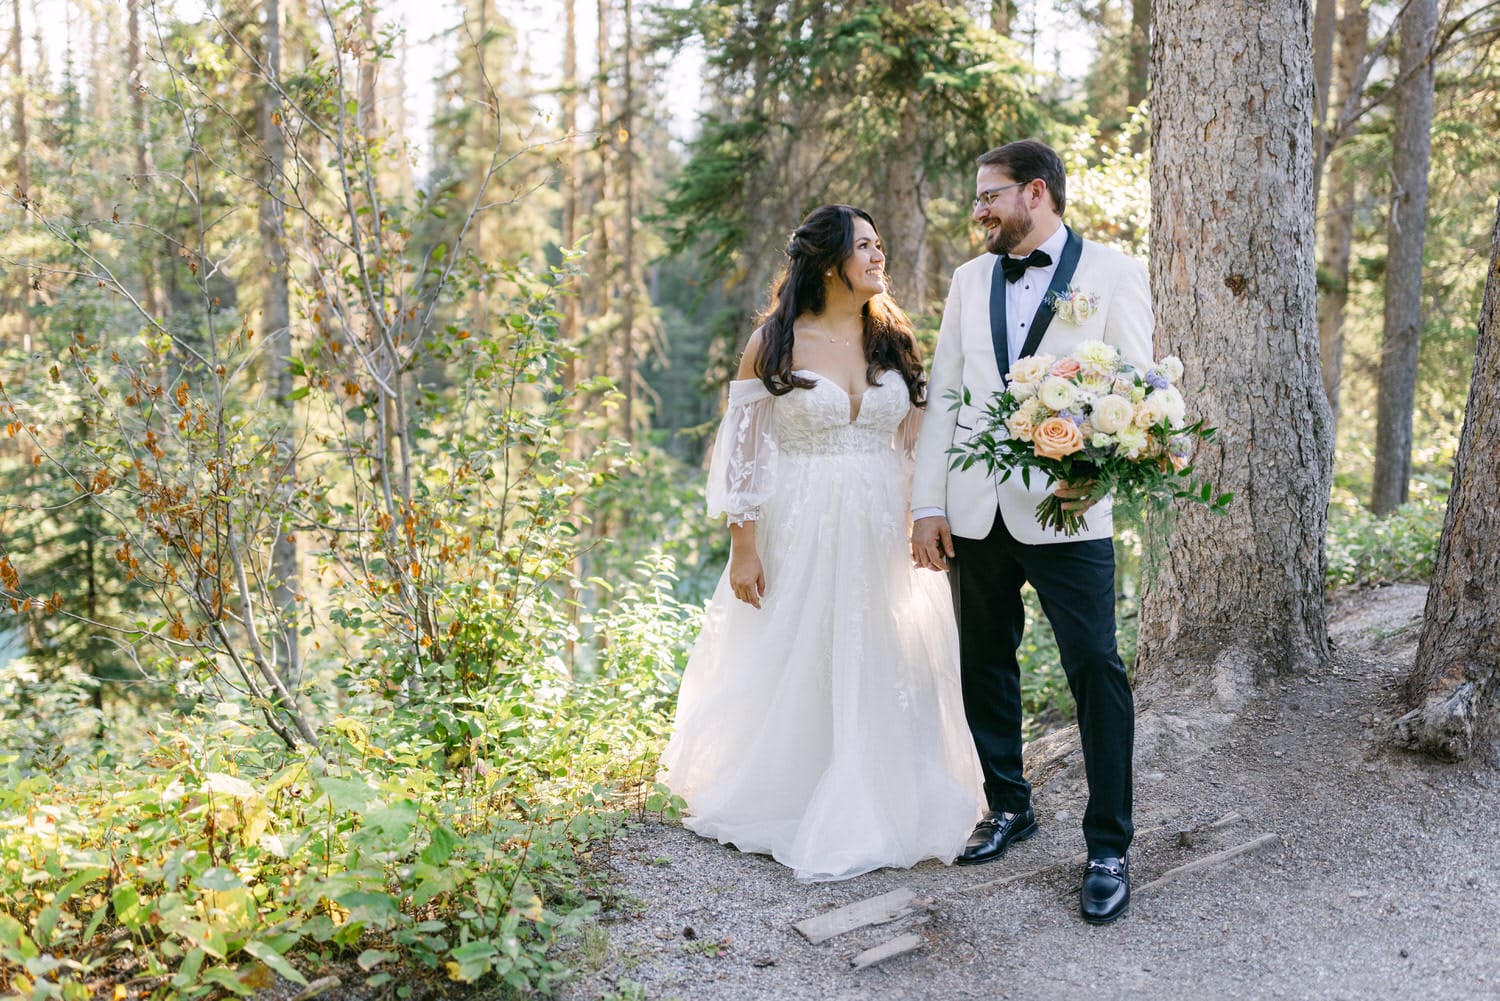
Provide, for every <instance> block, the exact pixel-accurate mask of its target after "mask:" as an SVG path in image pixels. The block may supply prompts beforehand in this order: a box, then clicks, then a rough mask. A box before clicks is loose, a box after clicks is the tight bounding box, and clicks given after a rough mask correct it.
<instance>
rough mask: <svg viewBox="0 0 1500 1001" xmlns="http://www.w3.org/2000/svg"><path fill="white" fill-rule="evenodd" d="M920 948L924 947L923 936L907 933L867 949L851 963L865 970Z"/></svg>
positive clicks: (858, 968) (850, 963)
mask: <svg viewBox="0 0 1500 1001" xmlns="http://www.w3.org/2000/svg"><path fill="white" fill-rule="evenodd" d="M920 948H922V936H921V935H913V934H910V933H907V934H905V935H900V936H898V937H896V938H893V939H891V940H890V941H889V942H882V943H881V944H880V945H877V946H875V948H873V949H866V950H865V951H864V952H862V953H860V954H859V955H858V956H855V957H854V958H853V959H852V960H850V961H849V965H850V966H852V967H854V968H855V969H856V970H863V969H864V968H865V967H867V966H874V965H875V964H876V963H883V962H885V961H886V960H887V959H894V958H895V957H896V956H904V955H906V954H907V953H908V952H916V951H917V950H918V949H920Z"/></svg>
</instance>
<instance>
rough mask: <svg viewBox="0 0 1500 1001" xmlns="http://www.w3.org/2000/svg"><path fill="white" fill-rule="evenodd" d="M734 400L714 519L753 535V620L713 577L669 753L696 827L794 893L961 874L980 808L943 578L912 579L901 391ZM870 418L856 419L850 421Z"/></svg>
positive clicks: (883, 388) (757, 394)
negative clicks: (907, 876)
mask: <svg viewBox="0 0 1500 1001" xmlns="http://www.w3.org/2000/svg"><path fill="white" fill-rule="evenodd" d="M799 374H801V375H805V376H807V377H809V378H814V379H816V380H817V381H816V384H815V385H814V386H813V387H812V388H811V389H794V390H792V391H791V392H790V393H787V394H786V395H784V396H780V397H773V396H772V395H771V394H770V393H769V392H768V391H767V390H766V389H765V387H764V386H763V385H762V384H761V383H760V381H758V380H740V381H736V382H734V383H732V384H731V386H730V401H729V410H728V413H727V414H726V415H725V418H724V423H723V426H722V427H721V428H720V430H719V436H718V440H717V442H716V444H715V447H714V456H713V460H712V462H711V468H710V471H709V512H710V514H711V515H713V516H715V517H717V516H719V515H722V514H727V515H729V517H730V519H731V520H741V519H753V520H755V521H756V532H755V541H756V548H757V550H758V551H759V554H760V558H761V563H762V566H763V568H764V570H765V576H766V593H765V595H764V597H763V598H762V601H761V607H760V608H759V609H756V608H754V607H752V606H750V605H747V604H745V603H743V602H741V601H738V600H737V599H736V598H735V597H734V595H733V594H732V593H731V591H730V586H729V575H728V572H727V570H726V572H725V574H724V575H723V576H722V577H721V578H720V579H719V584H718V587H717V589H716V590H715V592H714V596H713V598H712V599H711V600H710V602H709V604H708V608H707V613H706V616H705V620H704V624H703V630H702V633H701V634H700V636H699V638H698V642H697V644H696V646H695V647H694V649H693V652H692V656H691V658H690V659H689V662H688V666H687V670H686V672H685V673H684V675H683V679H682V688H681V691H680V693H679V696H678V705H677V721H676V729H675V732H674V735H673V737H672V739H671V741H670V743H669V744H668V746H667V749H666V752H665V754H664V756H663V770H664V773H665V776H666V779H667V782H668V784H669V786H670V787H671V789H672V790H673V791H674V792H676V793H677V794H679V795H681V796H682V797H683V799H684V800H685V801H686V803H687V813H688V818H687V820H686V824H687V826H688V827H689V828H691V829H692V830H694V831H696V832H697V833H699V834H702V835H704V836H707V837H712V838H717V839H718V840H719V841H721V842H723V843H725V844H733V845H734V846H736V847H737V848H739V849H741V850H743V851H748V852H762V853H768V854H770V855H771V856H772V857H774V858H775V859H776V860H777V861H779V862H781V863H783V864H785V865H787V866H789V867H791V868H792V869H793V870H795V872H796V875H797V877H798V878H799V879H804V880H831V879H845V878H848V877H850V876H856V875H859V874H860V873H864V872H869V871H870V870H872V869H878V868H880V867H882V866H902V867H904V866H910V865H913V864H914V863H916V862H918V861H920V860H922V859H925V858H937V859H941V860H942V861H944V862H951V861H952V860H953V858H954V856H955V855H956V854H957V853H958V852H959V851H960V850H961V849H962V847H963V844H964V841H965V840H966V838H967V837H968V834H969V831H970V828H971V827H972V826H973V824H974V822H975V821H976V820H977V819H978V817H979V813H980V811H981V807H982V803H983V792H982V780H981V777H980V772H979V764H978V760H977V757H976V755H975V751H974V746H973V741H972V739H971V738H970V736H969V731H968V727H967V725H966V724H965V721H964V714H963V703H962V694H961V692H960V689H959V679H958V634H957V631H956V629H955V626H954V621H953V611H952V605H951V599H950V597H949V593H948V587H947V582H946V581H945V580H944V578H943V577H942V576H941V575H939V574H935V573H932V572H930V571H919V570H917V569H915V568H914V567H913V566H912V563H911V557H910V546H909V544H908V542H907V536H908V525H909V509H908V507H907V505H908V497H909V492H910V491H909V487H910V477H911V473H910V461H909V456H908V455H907V454H906V452H907V451H909V449H903V447H902V445H903V442H909V441H911V440H914V439H915V435H914V433H911V430H912V429H911V425H912V424H914V423H915V421H914V419H913V418H915V417H916V416H917V415H918V414H919V411H916V410H915V409H914V408H912V407H911V405H910V402H909V400H908V396H907V391H906V386H905V383H904V382H903V380H902V378H901V376H900V374H899V373H897V372H886V373H884V375H883V376H882V377H881V379H880V381H879V383H878V384H876V385H874V386H871V387H870V388H869V389H867V390H866V391H865V393H864V394H863V397H862V398H861V399H859V400H857V401H855V400H851V399H850V397H849V396H848V394H846V393H845V392H844V390H843V388H842V387H840V386H839V385H838V384H836V383H833V382H830V381H828V380H826V379H823V378H820V377H818V376H817V375H816V374H815V373H812V372H801V373H799ZM856 406H857V408H858V409H857V414H856V416H855V419H854V420H852V421H851V420H850V415H851V410H853V409H854V408H855V407H856Z"/></svg>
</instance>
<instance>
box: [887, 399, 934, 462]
mask: <svg viewBox="0 0 1500 1001" xmlns="http://www.w3.org/2000/svg"><path fill="white" fill-rule="evenodd" d="M926 412H927V411H926V410H925V409H923V408H922V407H919V406H917V405H916V404H912V406H911V408H910V409H908V410H907V411H906V416H905V417H903V418H901V423H900V424H898V425H896V436H895V439H894V441H893V444H894V445H895V447H896V451H898V452H900V453H901V454H902V455H904V456H906V457H907V458H908V459H915V458H916V456H917V436H918V435H920V434H921V433H922V415H923V414H925V413H926Z"/></svg>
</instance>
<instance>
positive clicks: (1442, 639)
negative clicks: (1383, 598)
mask: <svg viewBox="0 0 1500 1001" xmlns="http://www.w3.org/2000/svg"><path fill="white" fill-rule="evenodd" d="M1497 327H1500V202H1497V203H1496V206H1495V227H1494V233H1493V236H1492V237H1491V239H1490V274H1489V281H1488V282H1486V283H1485V291H1484V306H1483V308H1482V310H1481V313H1480V317H1479V341H1478V344H1477V346H1476V349H1475V357H1474V376H1473V380H1472V382H1471V383H1470V386H1469V401H1468V406H1467V407H1466V408H1465V411H1464V428H1463V434H1462V435H1461V437H1460V439H1459V445H1458V454H1457V456H1456V458H1455V461H1454V464H1453V489H1452V492H1451V493H1450V494H1449V495H1448V514H1447V517H1446V518H1445V519H1444V521H1443V535H1442V541H1441V542H1440V543H1439V546H1438V558H1437V566H1436V568H1435V569H1434V571H1433V575H1432V586H1431V588H1430V589H1429V590H1428V592H1427V608H1426V610H1425V612H1424V613H1423V615H1422V634H1421V637H1420V639H1419V640H1418V641H1417V658H1416V662H1415V663H1414V664H1413V665H1412V670H1411V674H1410V675H1409V676H1408V677H1407V682H1406V693H1407V698H1408V704H1410V705H1411V706H1412V709H1411V711H1410V712H1408V713H1407V714H1406V715H1404V716H1402V717H1401V719H1400V720H1398V721H1397V725H1396V734H1397V737H1398V739H1399V740H1401V741H1402V742H1403V743H1405V744H1406V745H1407V746H1408V747H1411V748H1414V749H1417V750H1421V751H1425V752H1427V753H1429V754H1432V755H1434V756H1436V757H1439V758H1443V759H1445V760H1450V761H1457V760H1462V759H1464V758H1467V757H1469V756H1470V755H1471V754H1473V753H1474V752H1475V750H1476V749H1478V748H1479V747H1480V746H1482V744H1483V742H1484V741H1485V740H1486V739H1487V738H1490V737H1493V736H1494V735H1495V722H1496V718H1497V713H1500V546H1496V545H1495V539H1496V538H1497V537H1500V507H1496V505H1495V503H1494V492H1495V484H1496V483H1497V482H1500V448H1497V447H1496V443H1497V442H1500V330H1497Z"/></svg>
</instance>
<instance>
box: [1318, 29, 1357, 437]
mask: <svg viewBox="0 0 1500 1001" xmlns="http://www.w3.org/2000/svg"><path fill="white" fill-rule="evenodd" d="M1369 31H1370V14H1369V9H1368V8H1367V7H1366V6H1365V4H1364V2H1363V0H1345V3H1344V8H1343V13H1342V15H1341V16H1340V18H1339V20H1338V31H1337V39H1336V41H1335V48H1334V53H1335V55H1334V71H1333V82H1332V83H1331V84H1330V99H1329V113H1328V116H1327V118H1326V119H1325V120H1324V121H1323V123H1322V125H1323V130H1324V143H1325V144H1326V147H1327V148H1326V150H1325V155H1324V157H1323V161H1322V170H1323V171H1324V172H1326V173H1327V174H1328V187H1327V190H1326V191H1324V192H1323V220H1322V221H1323V236H1322V242H1321V246H1320V247H1319V248H1318V257H1319V265H1318V274H1319V277H1320V279H1321V281H1320V285H1319V289H1318V292H1319V303H1318V354H1319V357H1320V359H1321V362H1322V368H1323V394H1324V396H1325V397H1327V399H1328V406H1329V408H1330V409H1331V410H1332V412H1333V418H1334V421H1335V423H1336V422H1337V420H1338V414H1339V396H1340V388H1339V387H1340V385H1341V383H1342V382H1343V372H1344V311H1345V308H1346V305H1347V303H1348V300H1349V265H1350V261H1351V260H1352V257H1353V247H1354V212H1355V207H1356V204H1355V203H1356V199H1357V198H1358V197H1359V190H1360V187H1359V172H1358V171H1357V170H1355V168H1354V166H1353V165H1352V164H1350V163H1349V162H1348V161H1347V159H1346V158H1345V157H1343V156H1341V155H1340V153H1339V150H1338V146H1337V143H1338V139H1339V135H1338V133H1339V132H1341V131H1342V130H1341V129H1340V128H1339V127H1338V125H1337V124H1336V122H1337V121H1342V119H1343V118H1344V116H1345V115H1346V114H1350V113H1352V112H1351V111H1346V110H1345V109H1352V107H1353V104H1354V99H1355V98H1356V97H1357V96H1358V93H1359V91H1360V90H1361V89H1362V86H1363V84H1362V80H1363V77H1364V73H1365V72H1366V70H1365V62H1366V56H1367V55H1368V51H1369ZM1316 179H1317V178H1316V176H1315V178H1314V180H1316Z"/></svg>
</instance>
